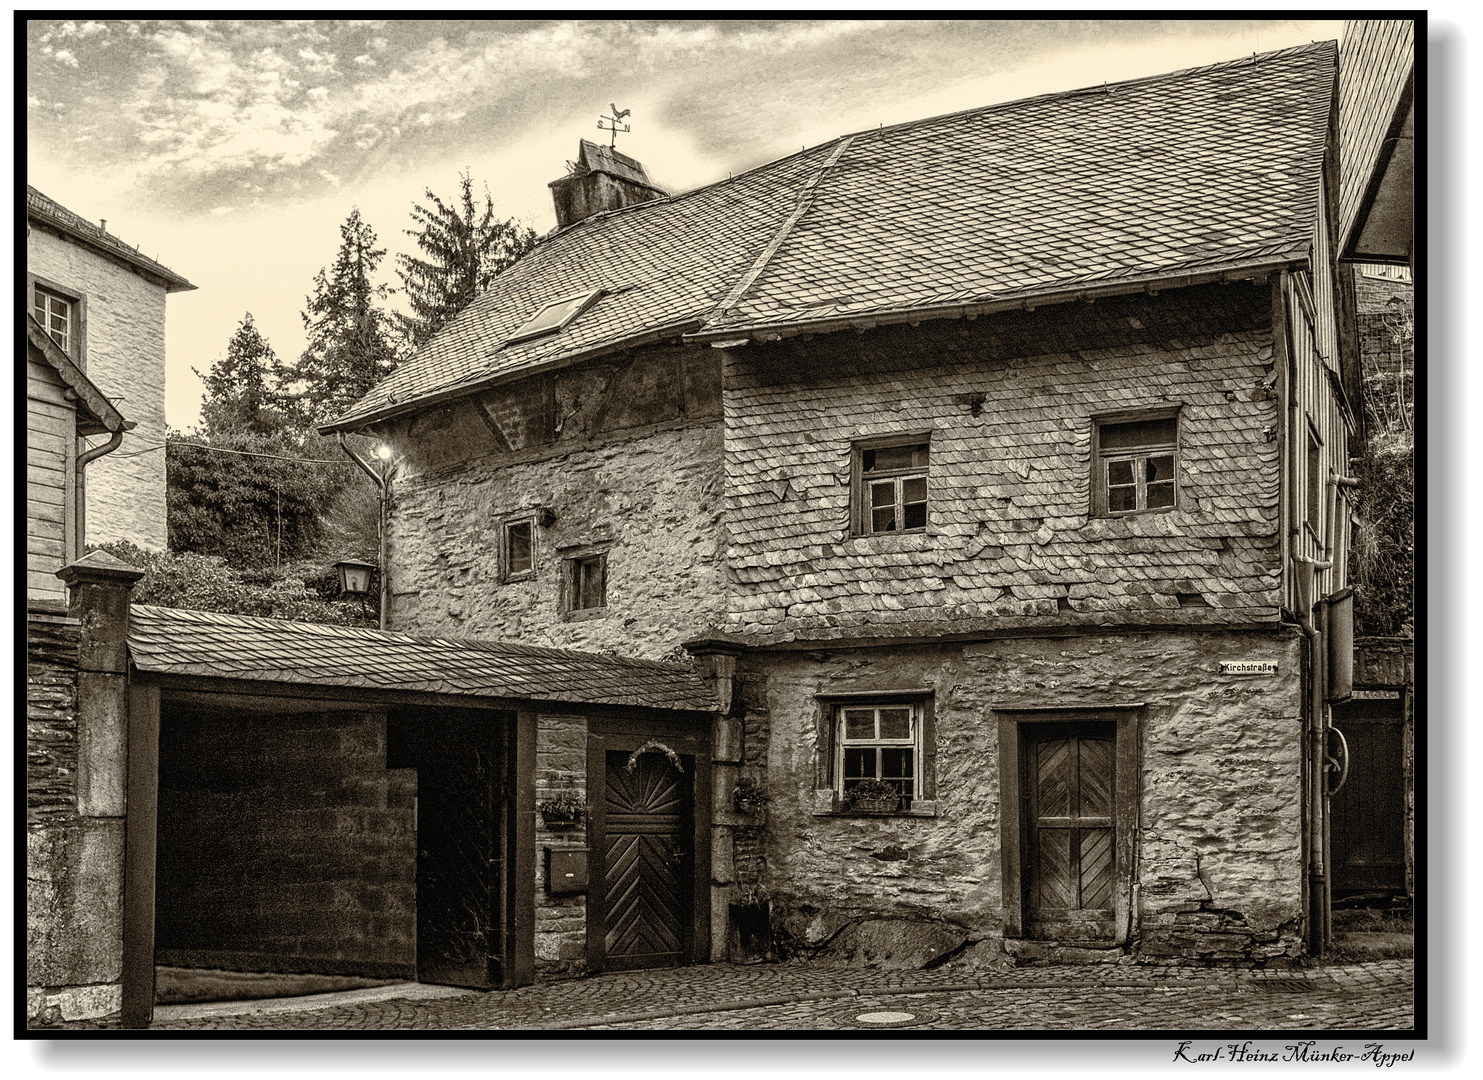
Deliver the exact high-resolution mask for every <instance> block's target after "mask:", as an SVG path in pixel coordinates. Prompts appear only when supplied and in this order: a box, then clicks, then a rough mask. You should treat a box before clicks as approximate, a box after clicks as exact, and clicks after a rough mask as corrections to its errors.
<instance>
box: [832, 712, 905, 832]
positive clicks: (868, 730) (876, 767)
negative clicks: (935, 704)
mask: <svg viewBox="0 0 1483 1080" xmlns="http://www.w3.org/2000/svg"><path fill="white" fill-rule="evenodd" d="M836 714H837V716H836V731H837V735H836V739H835V745H836V748H837V750H836V753H837V758H836V762H835V769H834V776H835V785H836V786H835V790H836V791H837V792H838V794H839V796H840V797H841V799H842V800H847V799H848V798H849V795H850V791H851V790H852V789H854V788H855V787H858V786H859V785H860V784H862V783H864V782H865V781H867V780H878V781H883V782H884V783H886V784H889V785H890V786H891V787H893V788H895V789H896V791H897V793H898V794H899V795H900V797H901V803H900V809H902V810H909V809H911V804H912V800H913V799H915V798H918V797H919V792H920V791H921V773H920V765H921V756H922V754H921V752H922V746H921V743H922V729H923V724H922V706H921V705H920V704H919V703H907V702H882V703H880V704H868V705H867V704H861V705H840V706H838V707H837V709H836Z"/></svg>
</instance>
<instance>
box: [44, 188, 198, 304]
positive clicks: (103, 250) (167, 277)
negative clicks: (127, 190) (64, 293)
mask: <svg viewBox="0 0 1483 1080" xmlns="http://www.w3.org/2000/svg"><path fill="white" fill-rule="evenodd" d="M26 217H27V218H31V219H34V220H36V221H39V222H41V223H42V224H43V225H46V226H48V227H49V228H52V229H56V230H57V231H58V232H61V233H65V234H66V235H67V236H68V237H70V238H71V239H73V240H75V241H77V242H78V243H79V244H83V245H85V246H87V247H88V248H90V249H91V250H93V251H95V252H97V253H98V254H100V255H105V256H107V257H109V258H112V259H117V260H118V261H119V262H122V263H126V264H128V266H129V268H130V269H131V270H134V271H135V272H137V273H138V274H139V275H140V276H142V277H145V278H147V279H150V280H151V281H153V283H154V284H157V285H159V286H160V287H161V288H163V289H164V290H165V291H166V292H167V293H175V292H191V291H193V290H195V289H197V288H199V286H197V285H192V284H191V283H190V282H189V281H187V280H186V279H185V278H183V277H181V276H180V275H179V274H177V273H176V272H175V271H173V270H171V269H170V268H169V267H167V266H165V265H163V264H161V263H157V262H155V261H154V260H153V259H149V258H146V257H145V256H142V255H137V254H135V255H130V254H129V252H128V251H126V250H123V249H121V248H116V247H114V246H112V245H111V244H100V243H98V240H97V237H94V236H89V235H88V234H87V233H85V232H83V231H82V230H80V229H78V228H76V227H75V226H74V225H72V224H71V223H70V222H67V221H63V220H62V219H60V218H58V217H55V216H54V215H52V214H48V213H47V212H46V211H45V210H42V209H39V208H36V207H27V208H26ZM119 243H120V244H122V243H123V241H122V240H120V241H119Z"/></svg>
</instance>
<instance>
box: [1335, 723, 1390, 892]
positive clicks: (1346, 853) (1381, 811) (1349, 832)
mask: <svg viewBox="0 0 1483 1080" xmlns="http://www.w3.org/2000/svg"><path fill="white" fill-rule="evenodd" d="M1333 723H1334V726H1335V727H1336V728H1338V729H1339V730H1340V731H1342V732H1343V733H1344V738H1345V740H1346V741H1347V742H1348V744H1349V779H1348V780H1347V781H1345V784H1344V787H1343V789H1342V790H1340V792H1339V794H1338V795H1336V796H1334V798H1333V802H1332V803H1331V808H1332V811H1333V817H1332V819H1331V822H1330V825H1329V839H1330V842H1331V843H1332V846H1333V887H1334V889H1335V890H1337V891H1341V892H1368V891H1381V890H1385V891H1400V890H1403V889H1405V887H1406V849H1405V832H1404V830H1405V823H1406V805H1405V789H1404V786H1403V779H1402V767H1403V763H1402V760H1401V758H1402V745H1403V742H1402V734H1403V731H1404V714H1403V712H1402V701H1401V698H1400V696H1399V695H1397V696H1396V697H1394V698H1391V699H1388V700H1371V701H1348V702H1344V703H1342V704H1339V705H1335V706H1334V720H1333Z"/></svg>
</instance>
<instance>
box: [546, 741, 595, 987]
mask: <svg viewBox="0 0 1483 1080" xmlns="http://www.w3.org/2000/svg"><path fill="white" fill-rule="evenodd" d="M562 794H567V795H575V796H577V797H579V798H580V799H581V800H582V802H583V803H584V804H585V803H586V801H587V719H586V717H582V716H539V717H537V718H536V806H537V808H539V807H540V804H541V803H542V802H544V801H545V800H547V799H553V798H556V797H557V796H559V795H562ZM537 825H538V828H537V829H536V851H537V856H538V857H537V859H536V881H535V890H536V931H535V933H536V971H537V972H539V973H540V974H542V975H545V976H561V977H567V976H574V975H581V974H583V973H584V972H585V971H586V968H587V964H586V956H587V897H586V896H585V895H571V896H553V895H551V893H550V892H549V891H547V889H546V848H548V847H551V848H573V847H585V846H586V845H587V822H586V820H585V816H584V819H583V821H582V822H581V823H580V824H577V825H575V826H572V827H570V828H560V827H552V825H551V824H550V823H549V822H547V821H546V820H545V818H544V817H538V819H537Z"/></svg>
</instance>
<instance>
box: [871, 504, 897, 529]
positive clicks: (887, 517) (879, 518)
mask: <svg viewBox="0 0 1483 1080" xmlns="http://www.w3.org/2000/svg"><path fill="white" fill-rule="evenodd" d="M895 528H896V508H895V507H894V506H887V507H885V508H884V509H882V510H874V511H872V512H871V515H870V531H871V532H892V531H894V530H895Z"/></svg>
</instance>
